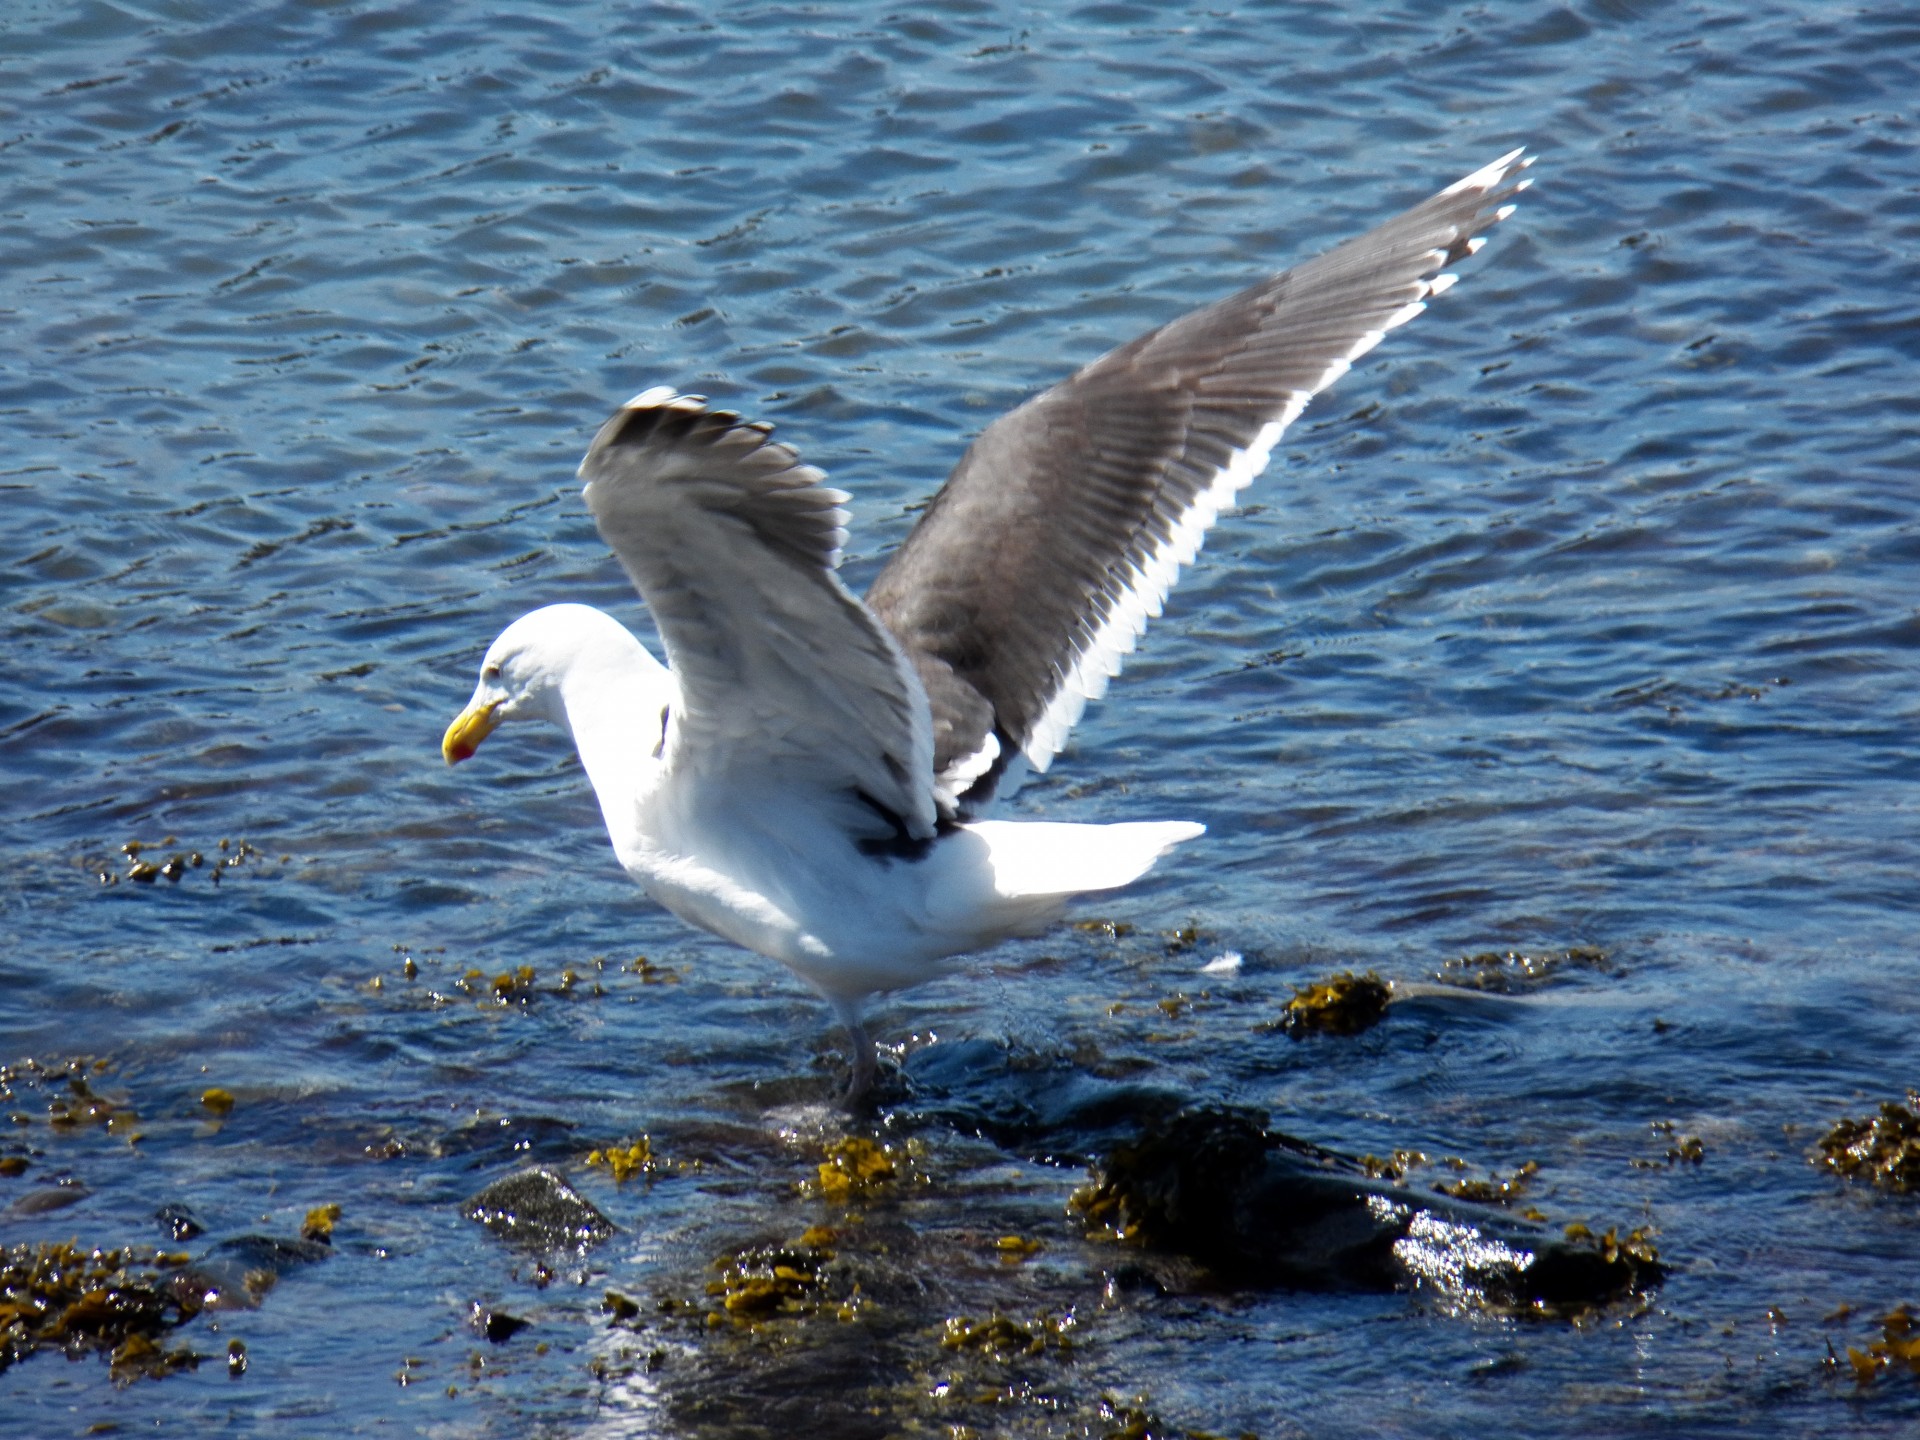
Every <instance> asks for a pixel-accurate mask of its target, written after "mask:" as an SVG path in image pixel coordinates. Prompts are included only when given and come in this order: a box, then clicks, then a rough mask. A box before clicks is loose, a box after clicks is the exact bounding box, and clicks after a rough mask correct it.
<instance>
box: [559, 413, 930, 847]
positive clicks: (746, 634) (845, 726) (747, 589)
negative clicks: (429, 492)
mask: <svg viewBox="0 0 1920 1440" xmlns="http://www.w3.org/2000/svg"><path fill="white" fill-rule="evenodd" d="M771 430H772V427H771V426H770V425H766V424H761V423H746V422H743V421H741V419H740V417H739V416H737V415H735V414H733V413H732V412H730V411H725V410H712V409H709V408H708V407H707V404H706V401H705V399H704V398H703V397H700V396H696V395H677V394H675V393H674V392H673V391H672V390H671V389H669V388H667V387H664V386H661V387H657V388H655V389H652V390H648V391H645V392H644V393H642V394H640V395H636V396H635V397H634V398H633V399H632V400H630V401H628V402H627V403H626V404H625V405H624V406H622V407H621V408H620V410H618V411H617V412H616V413H615V414H614V415H613V417H612V418H611V419H610V420H608V421H607V423H606V424H604V425H603V426H601V427H600V432H599V433H598V434H597V435H595V436H594V438H593V443H592V444H591V445H590V446H589V447H588V448H587V454H586V458H585V459H584V460H582V461H581V462H580V475H581V478H582V479H584V480H585V481H586V482H587V484H586V491H585V494H586V500H587V508H588V509H589V510H590V511H591V512H592V514H593V519H594V523H595V524H596V525H597V526H598V527H599V530H600V534H601V536H602V537H603V538H604V539H605V540H606V542H607V544H608V545H609V546H611V547H612V549H613V552H614V554H615V555H617V556H618V557H619V559H620V563H621V565H623V566H624V567H625V568H626V571H627V574H628V575H630V576H631V577H632V579H633V583H634V584H635V586H637V587H638V588H639V591H640V594H641V597H642V598H643V599H644V600H645V601H646V603H647V608H648V609H649V610H651V611H652V612H653V617H654V620H655V623H656V624H657V625H658V626H659V629H660V638H661V641H662V643H663V644H664V645H665V646H666V650H667V660H668V663H669V665H670V666H671V667H672V669H673V673H674V675H675V677H676V678H677V679H678V681H679V685H680V696H681V700H680V710H679V712H678V713H677V714H675V715H674V716H673V717H672V725H671V735H670V738H669V741H668V744H669V747H670V754H669V757H668V758H669V763H670V764H675V765H678V764H683V763H684V764H690V765H694V766H698V767H713V768H717V769H732V770H735V771H736V772H745V771H753V770H757V769H759V768H760V767H768V766H770V767H773V768H774V769H776V770H777V771H779V772H780V773H781V774H782V775H783V776H784V777H785V778H788V779H791V780H795V781H798V782H801V783H815V784H818V785H819V786H821V787H822V788H825V789H829V790H839V791H851V792H854V793H856V794H858V795H861V796H864V797H865V799H866V800H867V801H868V802H869V804H870V806H872V807H877V808H878V809H879V810H881V811H883V812H885V814H886V815H887V816H888V817H891V818H892V819H895V820H897V821H898V823H899V825H900V826H901V827H902V828H904V830H905V831H906V834H907V836H908V837H909V838H912V839H916V840H917V839H924V838H926V837H928V836H931V835H932V834H933V833H934V831H935V824H936V816H935V807H934V801H933V790H932V777H933V742H932V737H931V730H930V726H929V716H928V709H927V701H926V697H925V695H924V693H923V692H922V690H921V686H920V681H919V679H918V677H917V675H916V674H915V672H914V670H913V668H912V666H911V665H910V664H909V663H908V662H907V660H906V658H905V656H904V655H903V654H902V653H901V650H900V647H899V645H898V644H897V643H896V641H895V640H894V638H893V636H892V635H891V633H890V632H889V631H888V630H887V629H886V627H885V626H883V625H881V624H880V623H879V621H878V620H877V619H875V617H874V616H873V614H872V612H871V611H869V610H868V609H867V607H866V606H865V605H863V604H861V602H860V601H859V600H857V599H856V598H854V596H853V595H852V594H850V593H849V592H848V591H847V588H846V587H845V586H844V585H842V584H841V583H840V578H839V576H838V575H837V574H835V567H836V566H837V565H838V564H839V560H840V548H841V546H842V544H843V543H844V542H845V540H846V529H845V526H846V511H845V510H844V509H843V508H842V506H843V504H844V502H845V501H846V498H847V497H846V495H845V494H844V493H843V492H841V491H839V490H834V489H831V488H829V487H828V486H827V485H825V484H824V483H822V482H823V480H824V478H825V477H824V476H823V475H822V474H821V472H820V471H818V470H816V469H814V468H813V467H812V466H810V465H805V464H802V463H801V462H800V459H799V457H798V456H797V455H796V454H795V453H794V452H793V451H792V450H791V449H789V448H788V447H787V446H785V445H782V444H779V443H778V442H776V441H773V440H771V439H769V438H768V436H769V433H770V431H771ZM855 813H859V811H858V808H857V807H856V809H855ZM868 819H869V820H871V821H873V822H874V823H876V824H878V823H879V820H880V817H879V816H874V815H869V816H868ZM880 828H881V831H883V832H884V831H885V829H886V828H887V827H886V826H885V825H881V826H880Z"/></svg>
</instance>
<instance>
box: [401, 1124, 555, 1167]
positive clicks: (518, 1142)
mask: <svg viewBox="0 0 1920 1440" xmlns="http://www.w3.org/2000/svg"><path fill="white" fill-rule="evenodd" d="M573 1131H574V1127H573V1125H572V1124H570V1123H569V1122H568V1121H565V1120H556V1119H554V1118H553V1117H552V1116H550V1115H493V1116H486V1117H484V1118H481V1119H477V1120H472V1121H469V1122H468V1123H467V1124H465V1125H462V1126H460V1127H459V1128H458V1129H454V1130H449V1131H447V1132H445V1133H444V1134H442V1135H440V1136H439V1137H437V1138H436V1139H435V1140H433V1141H432V1142H430V1143H429V1145H428V1146H427V1150H428V1153H430V1154H432V1155H435V1156H454V1155H473V1156H477V1157H480V1158H481V1159H483V1160H484V1161H487V1162H491V1161H492V1160H493V1159H495V1158H496V1157H499V1158H504V1157H506V1156H508V1155H512V1156H514V1157H515V1158H516V1159H521V1160H525V1159H527V1158H529V1157H531V1158H536V1159H538V1158H546V1157H552V1158H553V1159H556V1160H557V1159H562V1158H564V1157H567V1156H570V1155H573V1154H574V1153H575V1152H576V1151H578V1150H579V1148H580V1147H579V1144H578V1142H576V1141H575V1139H574V1138H573Z"/></svg>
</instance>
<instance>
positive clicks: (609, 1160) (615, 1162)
mask: <svg viewBox="0 0 1920 1440" xmlns="http://www.w3.org/2000/svg"><path fill="white" fill-rule="evenodd" d="M587 1164H589V1165H596V1166H597V1165H604V1166H606V1168H607V1173H608V1174H610V1175H612V1176H613V1183H614V1184H616V1185H624V1184H626V1183H627V1181H629V1180H631V1179H633V1177H634V1176H636V1175H646V1176H652V1175H653V1174H654V1172H655V1171H657V1170H658V1169H659V1168H660V1165H661V1162H660V1158H659V1157H658V1156H657V1155H655V1154H654V1153H653V1139H652V1137H651V1136H647V1135H642V1136H641V1137H640V1138H639V1139H638V1140H636V1141H634V1142H633V1143H632V1144H631V1145H609V1146H607V1147H606V1148H605V1149H604V1150H592V1151H589V1152H588V1153H587Z"/></svg>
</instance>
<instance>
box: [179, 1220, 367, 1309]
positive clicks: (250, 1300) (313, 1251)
mask: <svg viewBox="0 0 1920 1440" xmlns="http://www.w3.org/2000/svg"><path fill="white" fill-rule="evenodd" d="M332 1254H333V1247H332V1246H330V1245H322V1244H319V1243H318V1242H316V1241H313V1240H296V1239H292V1238H283V1237H281V1236H278V1235H236V1236H235V1237H234V1238H233V1239H231V1240H222V1241H221V1242H220V1243H219V1244H218V1245H215V1246H214V1247H213V1248H212V1249H210V1250H208V1251H207V1252H206V1254H204V1255H202V1256H201V1257H200V1258H199V1259H198V1260H196V1261H194V1262H193V1264H191V1265H189V1266H188V1267H187V1268H186V1269H184V1270H180V1271H176V1272H175V1273H174V1274H172V1275H170V1276H169V1277H168V1281H167V1283H168V1286H169V1288H170V1289H171V1290H172V1291H173V1293H174V1294H175V1295H177V1296H180V1297H181V1298H182V1299H183V1301H185V1302H186V1303H189V1304H191V1305H193V1306H194V1307H195V1308H198V1309H207V1310H256V1309H258V1308H259V1306H260V1301H261V1300H262V1299H263V1298H265V1296H266V1293H267V1292H268V1291H269V1290H271V1289H273V1287H274V1286H275V1285H276V1284H278V1283H279V1280H280V1277H281V1276H282V1275H283V1274H285V1273H286V1272H287V1271H289V1270H295V1269H299V1268H300V1267H301V1266H304V1265H312V1264H315V1263H317V1262H319V1261H321V1260H325V1259H326V1258H327V1257H328V1256H330V1255H332Z"/></svg>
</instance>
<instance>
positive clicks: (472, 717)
mask: <svg viewBox="0 0 1920 1440" xmlns="http://www.w3.org/2000/svg"><path fill="white" fill-rule="evenodd" d="M637 647H638V642H637V641H635V640H634V638H633V636H632V635H631V634H629V633H628V632H627V629H626V627H625V626H623V625H622V624H621V623H620V622H619V621H618V620H615V619H614V618H613V617H612V616H611V615H608V614H606V613H605V612H603V611H600V610H596V609H594V608H593V607H592V606H591V605H548V606H546V607H545V608H544V609H540V610H535V611H533V612H532V613H531V614H527V615H522V616H521V617H520V618H519V619H518V620H516V621H514V622H513V624H511V625H509V626H508V627H507V628H506V629H505V630H502V631H501V632H500V638H499V639H497V640H495V641H494V642H493V644H491V645H489V646H488V647H487V657H486V659H484V660H482V661H481V662H480V683H479V684H477V685H475V686H474V688H473V698H472V699H471V700H469V701H468V702H467V708H466V709H464V710H462V711H461V712H460V713H459V714H458V715H457V716H455V717H454V721H453V723H452V724H451V725H449V726H448V727H447V733H446V734H445V735H444V736H443V737H442V738H441V741H440V753H441V754H442V755H443V756H445V757H446V761H447V763H448V764H449V765H458V764H459V763H460V762H461V761H462V760H466V759H470V758H471V757H472V756H473V753H474V752H475V751H476V750H478V749H479V748H480V745H481V742H482V741H484V740H485V739H486V738H487V737H488V736H489V735H491V734H492V733H493V732H494V731H495V730H496V729H498V728H499V727H500V725H501V724H502V723H503V722H505V721H508V720H512V719H515V718H517V717H519V716H523V715H530V716H533V717H534V718H536V719H541V720H549V721H552V722H554V723H555V724H558V725H560V726H562V727H565V726H566V724H567V717H566V706H565V703H564V697H563V696H562V693H561V691H562V686H563V685H565V684H566V683H567V681H568V680H569V679H570V678H572V677H574V676H576V675H578V674H581V673H583V672H585V673H589V674H590V673H592V672H593V671H595V670H598V669H602V668H604V667H606V666H609V665H619V664H621V663H622V662H624V663H627V664H631V663H632V662H631V658H630V657H631V653H632V651H633V650H634V649H635V648H637Z"/></svg>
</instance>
